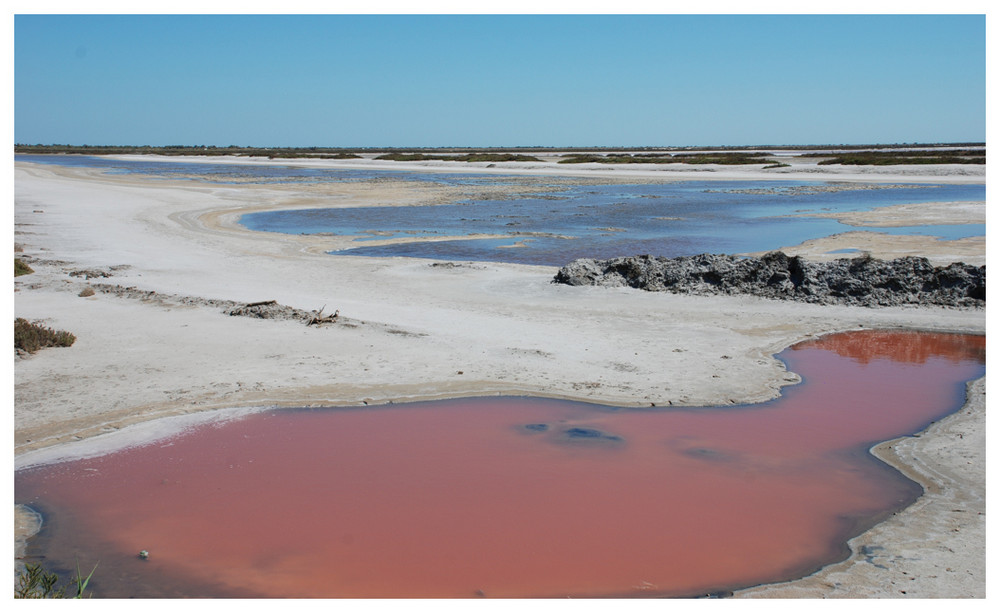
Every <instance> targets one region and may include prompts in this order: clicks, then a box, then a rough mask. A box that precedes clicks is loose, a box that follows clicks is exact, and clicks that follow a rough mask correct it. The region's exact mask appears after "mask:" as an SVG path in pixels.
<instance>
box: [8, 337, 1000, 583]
mask: <svg viewBox="0 0 1000 613" xmlns="http://www.w3.org/2000/svg"><path fill="white" fill-rule="evenodd" d="M778 357H779V358H780V359H782V360H783V361H784V362H785V363H786V364H787V366H788V369H789V370H791V371H794V372H796V373H799V374H800V375H801V376H802V377H803V383H801V384H799V385H795V386H791V387H786V388H784V390H783V393H782V395H781V397H780V398H778V399H776V400H774V401H771V402H766V403H763V404H757V405H746V406H727V407H725V408H716V407H702V408H659V407H650V408H646V409H625V408H616V407H607V406H598V405H592V404H584V403H579V402H569V401H564V400H553V399H538V398H516V397H489V398H468V399H457V400H449V401H441V402H419V403H412V404H399V405H385V406H378V407H350V408H343V407H341V408H327V409H301V410H298V409H290V410H273V411H265V412H260V413H254V414H251V415H249V416H246V417H244V418H240V419H234V420H230V421H224V422H220V423H217V424H214V425H202V426H198V427H194V428H192V429H190V430H187V431H183V432H181V433H179V434H176V435H174V436H172V437H169V438H165V439H159V440H156V441H154V442H150V443H148V444H145V445H143V446H139V447H132V448H128V449H124V450H120V451H117V452H114V453H111V454H108V455H104V456H101V457H95V458H91V459H84V460H77V461H71V462H64V463H59V464H54V465H48V466H39V467H35V468H29V469H24V470H20V471H18V472H17V473H16V475H15V501H16V502H17V503H21V504H27V505H29V506H31V507H32V508H34V509H36V510H38V511H39V512H40V513H42V514H43V516H44V518H45V523H44V526H43V529H42V532H41V533H40V534H39V535H38V536H37V537H35V538H34V539H33V540H32V543H31V545H30V546H29V549H28V561H37V560H41V561H43V562H44V564H45V565H46V567H48V568H49V569H50V570H56V571H59V572H63V573H65V574H68V575H71V574H72V573H73V572H75V569H76V568H77V564H79V565H80V567H82V568H83V569H85V570H84V572H87V571H88V570H89V569H90V568H91V567H93V565H94V564H97V563H98V562H99V566H98V569H97V572H96V573H95V575H94V578H93V579H92V581H91V584H90V591H91V593H92V595H93V596H95V597H180V596H185V597H361V598H368V597H413V598H419V597H445V598H472V597H482V596H485V597H563V596H574V597H603V596H618V597H632V596H634V597H643V596H696V595H704V594H708V593H712V592H716V591H724V590H732V589H735V588H739V587H743V586H750V585H756V584H760V583H764V582H773V581H778V580H783V579H789V578H793V577H797V576H802V575H805V574H808V573H810V572H812V571H814V570H816V569H818V568H819V567H821V566H823V565H826V564H829V563H831V562H834V561H837V560H839V559H842V558H844V557H845V556H846V555H847V549H846V545H845V543H846V541H847V540H848V539H849V538H851V537H852V536H854V535H856V534H859V533H860V532H862V531H863V530H865V529H866V528H868V527H869V526H871V525H873V524H875V523H877V522H878V521H880V520H881V519H883V518H885V517H886V516H888V515H889V514H891V513H892V512H894V511H896V510H898V509H900V508H902V507H904V506H906V505H908V504H909V503H911V502H912V501H913V500H915V499H916V497H918V496H919V495H920V493H921V488H920V486H919V485H917V484H916V483H914V482H912V481H909V480H908V479H906V478H904V477H903V476H902V475H901V474H900V473H899V472H897V471H896V470H894V469H892V468H890V467H888V466H887V465H885V464H883V463H882V462H880V461H878V460H876V459H875V458H874V457H873V456H872V455H870V453H869V451H868V450H869V448H870V447H871V446H872V445H873V444H875V443H877V442H879V441H883V440H888V439H892V438H896V437H899V436H905V435H907V434H912V433H915V432H918V431H919V430H921V429H923V428H924V427H926V426H927V425H928V424H930V423H931V422H933V421H935V420H938V419H940V418H942V417H944V416H945V415H947V414H949V413H952V412H954V411H955V410H957V409H958V408H959V407H960V406H961V405H962V403H963V399H964V388H965V383H966V382H967V381H969V380H971V379H974V378H977V377H979V376H981V375H982V374H983V372H984V370H985V338H984V337H982V336H965V335H951V334H932V333H919V332H895V331H894V332H884V331H858V332H851V333H843V334H836V335H831V336H828V337H824V338H821V339H818V340H813V341H808V342H804V343H800V344H798V345H795V346H793V347H791V348H789V349H787V350H786V351H784V352H782V353H781V354H779V356H778ZM140 550H147V551H148V552H149V557H148V559H146V560H142V559H139V557H138V555H137V554H138V552H139V551H140Z"/></svg>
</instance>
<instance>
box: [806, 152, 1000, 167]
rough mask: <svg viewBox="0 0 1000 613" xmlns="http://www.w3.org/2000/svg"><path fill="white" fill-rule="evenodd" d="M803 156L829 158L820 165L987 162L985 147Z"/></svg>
mask: <svg viewBox="0 0 1000 613" xmlns="http://www.w3.org/2000/svg"><path fill="white" fill-rule="evenodd" d="M801 157H814V158H815V157H820V158H828V159H823V160H820V161H819V162H817V164H818V165H820V166H826V165H831V164H843V165H852V166H893V165H898V164H985V163H986V150H985V149H956V150H950V151H941V150H934V149H928V150H920V151H918V150H914V151H854V152H851V153H841V154H837V155H834V156H833V157H830V154H822V153H807V154H803V155H802V156H801Z"/></svg>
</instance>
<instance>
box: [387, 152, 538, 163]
mask: <svg viewBox="0 0 1000 613" xmlns="http://www.w3.org/2000/svg"><path fill="white" fill-rule="evenodd" d="M375 159H376V160H391V161H393V162H420V161H424V160H443V161H447V162H541V160H540V159H538V158H536V157H535V156H533V155H523V154H520V153H467V154H465V155H447V154H439V153H386V154H384V155H380V156H378V157H377V158H375Z"/></svg>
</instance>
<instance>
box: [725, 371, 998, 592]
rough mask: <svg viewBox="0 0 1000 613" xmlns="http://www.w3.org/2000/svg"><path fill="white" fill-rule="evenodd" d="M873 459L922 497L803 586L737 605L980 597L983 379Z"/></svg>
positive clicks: (800, 582)
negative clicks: (955, 406) (959, 403)
mask: <svg viewBox="0 0 1000 613" xmlns="http://www.w3.org/2000/svg"><path fill="white" fill-rule="evenodd" d="M872 454H873V455H875V456H876V457H878V458H879V459H881V460H883V461H884V462H886V463H888V464H889V465H891V466H893V467H894V468H896V469H897V470H899V471H900V472H901V473H903V474H904V475H906V476H907V477H909V478H910V479H912V480H914V481H916V482H917V483H919V484H920V485H921V486H922V487H923V488H924V494H923V496H921V497H920V498H919V499H918V500H917V501H916V502H914V503H913V504H912V505H910V506H909V507H907V508H905V509H903V510H902V511H899V512H898V513H895V514H893V515H892V516H891V517H890V518H888V519H887V520H886V521H884V522H882V523H880V524H878V525H876V526H874V527H873V528H871V529H870V530H868V531H866V532H865V533H863V534H861V535H860V536H857V537H855V538H853V539H851V540H850V541H849V543H848V545H849V547H850V549H851V555H850V557H848V558H847V559H846V560H844V561H842V562H839V563H836V564H831V565H829V566H826V567H824V568H823V569H821V570H819V571H817V572H815V573H813V574H811V575H809V576H807V577H804V578H801V579H797V580H794V581H788V582H783V583H775V584H770V585H762V586H758V587H753V588H749V589H745V590H741V591H738V592H736V594H735V596H736V597H738V598H907V597H908V598H985V596H986V516H985V513H986V499H985V496H986V476H985V469H986V462H985V459H986V458H985V456H986V379H985V377H983V378H980V379H977V380H975V381H971V382H970V383H969V384H968V385H967V386H966V401H965V404H964V406H963V407H962V408H961V409H960V410H959V411H958V412H957V413H953V414H952V415H949V416H948V417H946V418H944V419H942V420H940V421H938V422H936V423H934V424H932V425H931V426H929V427H928V428H926V429H925V430H924V431H922V432H920V433H919V434H917V435H915V436H912V437H903V438H898V439H894V440H891V441H886V442H884V443H880V444H878V445H876V446H875V447H873V448H872Z"/></svg>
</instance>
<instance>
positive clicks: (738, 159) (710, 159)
mask: <svg viewBox="0 0 1000 613" xmlns="http://www.w3.org/2000/svg"><path fill="white" fill-rule="evenodd" d="M770 161H771V160H770V157H769V156H768V155H767V154H766V153H757V152H743V151H739V152H722V151H720V152H717V153H715V152H713V153H675V154H669V153H635V154H631V153H617V154H609V155H595V154H571V155H567V156H565V157H564V158H563V159H561V160H559V163H560V164H585V163H587V162H596V163H598V164H767V163H769V162H770Z"/></svg>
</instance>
